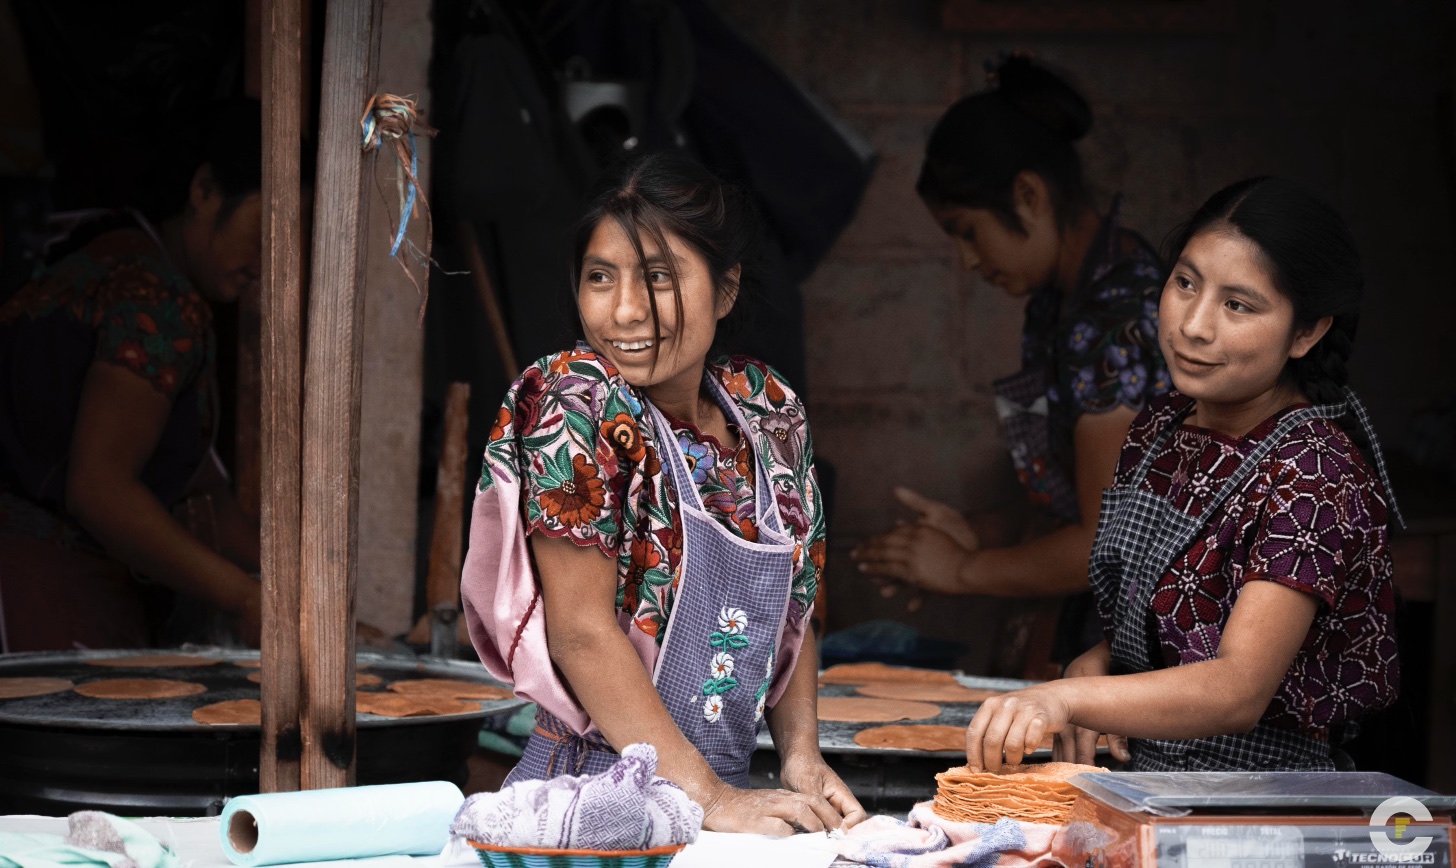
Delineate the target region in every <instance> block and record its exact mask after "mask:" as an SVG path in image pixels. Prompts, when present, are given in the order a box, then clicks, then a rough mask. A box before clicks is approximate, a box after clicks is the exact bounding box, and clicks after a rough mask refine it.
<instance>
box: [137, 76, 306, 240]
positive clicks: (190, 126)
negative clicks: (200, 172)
mask: <svg viewBox="0 0 1456 868" xmlns="http://www.w3.org/2000/svg"><path fill="white" fill-rule="evenodd" d="M166 138H168V140H169V145H170V150H169V151H167V153H166V154H165V155H164V156H163V157H161V158H159V162H160V163H161V165H159V166H158V167H157V169H156V171H155V172H154V175H153V177H154V180H153V181H151V182H149V183H148V185H147V186H148V187H149V188H150V189H152V190H154V191H155V195H153V196H151V197H148V199H147V200H145V201H143V202H141V203H140V207H141V209H142V211H143V213H145V214H146V215H147V217H148V218H150V219H152V220H153V221H158V220H162V219H165V218H167V217H170V216H172V215H173V214H175V213H177V212H178V211H179V210H181V209H182V208H183V207H185V206H186V205H187V201H188V199H187V196H188V191H189V189H190V185H191V183H192V176H193V175H194V174H196V172H197V169H198V168H199V167H201V166H202V165H203V164H206V165H208V166H210V167H211V168H212V180H213V183H214V184H216V185H217V189H218V192H219V193H221V194H222V197H223V201H222V207H221V208H220V209H219V210H218V213H217V222H218V223H219V224H221V223H225V222H227V219H228V217H230V216H232V213H233V212H234V211H235V210H237V207H238V205H240V204H242V202H243V200H244V199H246V198H247V197H248V196H250V195H251V194H253V193H256V192H258V191H259V190H261V189H262V187H263V111H262V104H261V103H260V102H258V100H255V99H228V100H219V101H217V102H213V103H209V104H208V105H206V106H204V107H202V108H200V109H199V110H198V111H197V112H196V113H195V114H193V115H192V116H190V117H189V120H188V123H187V125H186V126H185V127H183V128H181V129H177V130H175V131H174V132H173V133H172V134H171V135H170V136H169V137H166ZM312 151H313V149H312V148H307V147H305V148H303V149H302V153H301V156H302V159H301V165H300V172H301V176H302V181H303V183H305V184H308V183H310V182H311V181H312V180H313V163H314V160H313V153H312Z"/></svg>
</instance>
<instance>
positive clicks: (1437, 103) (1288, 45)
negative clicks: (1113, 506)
mask: <svg viewBox="0 0 1456 868" xmlns="http://www.w3.org/2000/svg"><path fill="white" fill-rule="evenodd" d="M719 8H720V9H721V10H722V11H723V12H724V14H725V15H726V16H727V17H728V18H729V19H730V20H732V21H733V22H734V23H735V24H736V25H737V26H739V27H740V28H741V29H742V30H743V32H744V33H745V34H747V35H748V36H749V37H750V38H751V39H753V40H754V41H755V42H756V43H757V44H758V45H760V46H761V47H762V48H763V49H764V50H765V51H766V52H767V54H768V55H769V56H770V57H771V58H772V59H773V60H774V61H776V62H777V63H778V64H780V65H781V66H782V67H783V68H784V70H785V71H786V72H788V73H789V75H791V76H792V77H793V78H794V79H795V80H797V81H798V82H799V83H800V84H801V85H802V86H804V87H805V88H806V89H808V90H809V91H810V92H812V93H814V94H815V95H817V96H818V97H820V98H821V99H823V100H825V101H826V102H827V103H828V104H829V105H830V106H831V107H832V108H833V109H834V111H835V112H837V113H838V114H839V115H840V116H841V117H842V118H843V119H844V120H846V121H847V122H848V123H849V124H850V125H851V126H853V127H854V128H855V129H857V130H858V131H859V132H860V133H861V134H862V135H864V136H865V137H866V138H868V139H869V140H870V141H871V142H872V143H873V144H874V146H875V148H876V149H877V151H878V152H879V158H880V162H879V166H878V169H877V171H876V173H875V177H874V179H873V181H872V183H871V185H870V188H869V191H868V193H867V194H866V196H865V199H864V202H863V204H862V205H861V208H860V211H859V214H858V215H857V217H856V219H855V221H854V223H853V224H852V225H851V226H850V227H849V229H848V230H847V231H846V232H845V233H844V236H843V237H842V239H841V240H840V242H839V244H838V246H837V247H836V249H835V250H834V252H833V253H832V254H831V256H830V257H829V258H828V260H827V261H826V262H825V263H824V264H823V265H822V266H821V267H820V269H819V270H818V272H817V273H816V274H815V275H814V276H813V277H812V278H811V280H810V281H809V282H808V284H807V285H806V286H805V287H804V292H805V300H806V309H807V326H806V331H807V335H806V337H807V341H808V362H809V378H810V381H811V388H812V392H813V402H812V405H811V408H810V411H811V423H812V424H813V426H814V434H815V441H816V444H817V448H818V451H819V453H820V454H821V455H822V456H824V457H825V458H827V459H829V460H831V461H833V462H834V463H835V464H836V465H837V466H838V470H839V492H838V497H837V503H836V510H835V515H834V523H833V526H832V527H831V534H832V536H831V540H830V567H829V570H828V582H829V587H830V589H831V590H830V627H831V629H838V628H842V627H845V626H848V625H850V624H854V623H857V622H859V621H862V620H865V619H868V618H873V617H891V618H898V619H901V620H905V621H907V622H909V623H912V624H915V625H916V626H918V627H919V628H920V629H921V630H922V631H923V632H924V633H926V634H927V635H932V636H943V637H947V638H955V639H958V640H960V641H963V642H966V643H967V645H968V648H969V651H968V653H967V655H966V657H965V658H963V663H964V664H965V665H968V666H972V667H978V666H980V665H983V663H984V660H985V658H986V655H987V653H988V651H989V648H990V646H991V643H992V636H993V630H992V629H991V628H993V627H994V625H995V624H996V623H998V621H999V620H1000V617H1001V614H1002V613H1003V612H1004V611H1005V606H1006V604H1004V603H1000V602H998V601H990V600H984V599H979V598H959V599H953V600H948V601H940V600H937V601H936V602H934V603H932V604H930V605H926V606H925V607H924V609H922V610H921V611H919V612H917V613H915V614H913V615H912V614H909V613H907V612H906V611H905V608H904V604H903V602H902V601H903V600H904V595H903V594H902V595H901V596H899V597H896V598H894V599H892V600H889V601H886V600H883V599H882V598H881V597H880V596H879V594H878V593H875V591H874V589H873V587H871V586H870V585H869V583H868V582H866V581H865V580H863V579H861V578H860V577H859V576H858V575H857V574H856V573H855V572H854V571H853V570H852V568H851V565H850V561H849V559H848V556H847V552H848V550H849V548H850V547H852V546H853V545H854V544H855V543H856V542H858V541H859V540H861V539H863V538H864V537H865V536H866V535H867V534H869V533H873V532H875V531H877V530H879V529H882V528H885V527H887V526H889V525H890V524H891V522H892V521H893V519H894V517H895V516H896V514H897V511H896V510H895V509H894V508H893V506H892V503H891V498H890V493H889V492H890V488H891V486H892V485H893V484H895V483H897V482H902V483H904V484H907V485H911V486H912V487H915V488H918V489H919V490H921V491H922V492H924V493H925V494H927V495H930V496H933V497H938V498H941V499H943V500H945V501H948V502H950V503H953V504H956V505H958V506H960V507H962V508H965V509H977V508H988V507H991V506H994V505H995V504H996V503H998V502H1005V501H1006V499H1007V498H1009V497H1016V496H1019V495H1018V493H1017V492H1016V491H1015V489H1014V480H1013V479H1012V478H1011V476H1010V471H1009V468H1008V465H1007V462H1006V460H1005V458H1004V457H1003V452H1002V446H1001V442H1000V439H999V435H998V432H997V430H996V427H995V421H994V414H993V411H992V404H991V396H990V392H989V382H990V381H991V380H992V379H993V378H995V377H997V376H1000V375H1002V374H1005V373H1009V372H1011V371H1013V370H1014V369H1015V368H1016V366H1017V342H1018V333H1019V329H1020V324H1021V308H1020V304H1019V303H1018V302H1016V301H1014V300H1012V299H1010V298H1007V297H1005V296H1004V295H1003V294H1001V293H1000V292H999V291H998V290H996V289H994V288H993V287H990V286H988V285H986V284H983V283H981V282H980V281H979V280H978V279H976V278H975V277H974V276H971V275H966V274H962V273H960V272H959V271H958V269H957V265H956V262H955V259H954V251H953V250H952V248H951V245H950V242H949V240H948V239H946V238H945V237H944V236H943V235H942V234H941V233H940V231H939V229H938V228H937V227H936V226H935V224H934V223H933V222H932V221H931V220H930V218H929V217H928V216H927V215H926V213H925V211H924V209H923V208H922V207H921V205H920V203H919V201H918V199H917V198H916V196H915V194H914V190H913V186H914V180H915V176H916V173H917V172H918V170H919V164H920V159H921V155H922V149H923V147H924V142H925V139H926V136H927V135H928V133H929V131H930V128H931V126H932V125H933V124H934V122H935V119H936V118H937V117H938V116H939V114H940V112H941V111H942V110H943V109H944V108H945V107H946V106H947V105H948V104H949V103H950V102H951V101H953V100H954V99H955V98H957V97H959V96H960V95H962V94H964V93H969V92H972V91H974V90H978V89H980V88H981V87H982V86H983V82H984V72H983V67H982V64H983V62H984V61H985V60H986V59H987V58H990V57H994V56H995V55H996V54H997V53H998V52H1000V51H1004V50H1009V49H1012V48H1026V49H1030V50H1032V51H1033V52H1034V53H1035V54H1036V55H1037V56H1038V57H1040V58H1041V59H1043V60H1044V61H1046V62H1048V63H1050V64H1052V65H1054V66H1056V67H1057V68H1059V69H1061V70H1063V71H1065V72H1067V73H1069V74H1070V76H1071V77H1072V79H1073V80H1074V82H1075V83H1076V84H1077V85H1078V86H1079V87H1080V88H1081V89H1082V91H1083V93H1084V94H1085V95H1086V96H1087V97H1088V98H1089V100H1090V101H1091V102H1092V104H1093V107H1094V110H1095V112H1096V116H1097V122H1096V124H1095V125H1094V127H1093V131H1092V133H1091V134H1090V135H1089V137H1088V138H1087V139H1086V140H1085V141H1084V142H1083V143H1082V146H1081V152H1082V155H1083V157H1084V160H1085V162H1086V164H1087V170H1088V175H1089V177H1090V179H1091V180H1092V182H1093V183H1094V185H1095V188H1096V189H1097V190H1098V192H1099V193H1100V194H1101V199H1102V201H1103V202H1104V203H1105V202H1106V201H1108V199H1109V198H1110V193H1111V192H1113V191H1121V192H1123V193H1125V194H1126V197H1127V200H1126V203H1125V206H1124V212H1123V213H1124V218H1125V222H1126V223H1127V224H1128V225H1130V226H1131V227H1133V228H1135V229H1138V230H1140V231H1141V232H1143V233H1144V234H1145V235H1146V236H1147V237H1148V238H1149V239H1151V240H1153V241H1154V243H1157V242H1159V241H1161V239H1162V237H1163V235H1164V234H1165V233H1166V232H1167V231H1168V229H1170V228H1171V227H1172V226H1173V225H1174V224H1175V223H1176V222H1177V221H1178V220H1179V219H1181V218H1182V217H1184V216H1186V215H1187V213H1188V212H1189V211H1191V210H1192V209H1193V208H1194V207H1195V206H1196V205H1197V204H1198V203H1199V202H1200V201H1202V199H1203V198H1205V197H1206V196H1207V195H1208V194H1210V193H1212V192H1213V191H1214V190H1216V189H1217V188H1219V187H1221V186H1223V185H1224V184H1227V183H1229V182H1232V181H1234V180H1237V179H1239V178H1243V177H1247V176H1249V175H1254V174H1266V173H1273V174H1281V175H1286V176H1289V177H1292V178H1295V179H1297V180H1300V181H1302V182H1304V183H1307V184H1309V185H1311V186H1312V187H1314V188H1316V189H1318V190H1319V191H1321V192H1322V193H1323V194H1324V195H1326V196H1327V197H1329V198H1330V199H1331V200H1332V201H1333V202H1334V203H1335V204H1336V205H1337V206H1338V207H1339V208H1340V209H1341V210H1342V211H1343V212H1344V214H1345V215H1346V217H1347V219H1349V220H1350V221H1351V224H1352V225H1353V227H1354V229H1355V232H1356V235H1357V237H1358V239H1359V241H1360V244H1361V250H1362V253H1363V254H1364V256H1365V260H1366V263H1367V267H1366V275H1367V280H1368V287H1369V290H1368V295H1367V302H1366V307H1365V311H1364V315H1363V316H1364V318H1363V321H1362V327H1361V335H1360V341H1359V344H1358V345H1357V351H1356V357H1355V360H1354V368H1355V385H1356V388H1357V389H1359V390H1360V391H1361V393H1362V394H1363V395H1364V397H1365V398H1366V400H1367V402H1368V403H1369V404H1370V406H1371V408H1372V411H1373V413H1374V414H1375V416H1376V423H1377V426H1378V427H1379V428H1380V429H1381V431H1382V433H1383V434H1384V436H1386V438H1387V439H1390V440H1398V439H1399V435H1400V434H1401V432H1402V427H1403V425H1404V421H1405V419H1406V418H1407V417H1408V415H1409V414H1410V412H1411V411H1412V410H1413V409H1415V408H1417V407H1418V406H1420V405H1422V404H1423V403H1427V402H1429V401H1431V400H1433V399H1435V398H1438V397H1443V396H1445V395H1446V394H1449V393H1450V392H1451V391H1452V390H1453V384H1452V378H1451V377H1450V376H1449V375H1448V373H1447V370H1448V364H1449V361H1450V359H1451V350H1450V349H1449V347H1450V345H1451V341H1450V340H1449V339H1448V338H1447V331H1448V330H1449V328H1450V325H1449V324H1450V323H1451V322H1452V314H1453V313H1456V302H1453V293H1452V268H1451V256H1450V253H1449V251H1450V249H1451V239H1452V211H1451V200H1452V195H1451V191H1452V181H1451V176H1452V172H1451V168H1452V166H1451V157H1450V147H1451V142H1452V126H1451V118H1450V114H1449V110H1448V109H1447V108H1446V104H1445V102H1444V100H1445V99H1446V96H1445V95H1446V94H1448V92H1449V91H1450V86H1451V83H1452V81H1453V73H1456V63H1453V51H1452V30H1453V22H1456V4H1449V3H1440V2H1428V3H1417V2H1395V0H1391V2H1384V0H1383V2H1380V3H1370V2H1359V0H1328V2H1322V3H1313V2H1277V3H1263V2H1242V3H1240V2H1234V0H1230V2H1229V10H1230V12H1229V14H1230V15H1232V16H1237V22H1238V24H1237V27H1236V28H1234V30H1233V32H1230V33H1226V34H1193V35H1175V36H1169V35H1096V36H1089V35H1057V34H1052V35H1045V34H1042V35H1007V36H1004V37H1003V36H987V35H979V34H960V33H949V32H945V31H943V30H941V28H940V27H939V23H938V22H939V4H938V3H936V2H905V0H902V2H894V0H723V2H721V3H720V4H719Z"/></svg>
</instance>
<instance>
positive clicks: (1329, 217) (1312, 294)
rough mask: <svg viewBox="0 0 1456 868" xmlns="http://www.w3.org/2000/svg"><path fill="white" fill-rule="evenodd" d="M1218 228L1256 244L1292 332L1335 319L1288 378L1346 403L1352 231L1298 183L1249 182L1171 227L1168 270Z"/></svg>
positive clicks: (1353, 277) (1320, 398)
mask: <svg viewBox="0 0 1456 868" xmlns="http://www.w3.org/2000/svg"><path fill="white" fill-rule="evenodd" d="M1219 230H1232V231H1234V232H1237V233H1238V234H1239V235H1241V236H1243V237H1244V238H1247V239H1249V240H1250V241H1252V242H1254V244H1256V245H1258V247H1259V250H1260V251H1261V252H1262V253H1263V255H1264V266H1265V268H1266V269H1268V271H1269V274H1270V277H1272V278H1273V282H1274V286H1275V287H1276V288H1277V289H1278V290H1279V291H1280V292H1281V293H1283V294H1284V295H1285V297H1286V298H1288V299H1289V300H1290V301H1291V302H1293V304H1294V326H1295V328H1297V329H1305V328H1310V327H1312V326H1313V325H1314V324H1315V323H1317V322H1318V321H1319V320H1320V319H1322V318H1324V317H1327V316H1328V317H1332V318H1333V322H1332V323H1331V325H1330V330H1329V331H1328V332H1326V333H1325V336H1324V337H1323V338H1321V339H1320V340H1319V342H1318V343H1316V344H1315V345H1314V346H1313V347H1312V348H1311V349H1310V351H1309V352H1308V353H1306V354H1305V355H1304V356H1303V357H1301V358H1298V359H1290V360H1289V363H1288V364H1287V365H1286V366H1285V368H1284V376H1285V381H1286V382H1287V383H1289V384H1291V385H1294V386H1297V387H1298V388H1299V390H1300V391H1302V392H1303V393H1304V395H1305V397H1307V398H1309V400H1310V401H1312V402H1314V403H1316V404H1328V403H1333V402H1337V401H1339V400H1341V397H1342V395H1343V393H1344V389H1345V386H1346V385H1347V383H1348V382H1349V374H1348V372H1347V370H1346V363H1347V362H1348V361H1349V359H1350V352H1351V351H1352V350H1353V349H1354V345H1355V330H1356V328H1357V327H1358V326H1359V324H1360V297H1361V295H1362V294H1363V292H1364V288H1365V278H1364V275H1363V274H1362V272H1361V270H1360V254H1359V252H1358V251H1357V250H1356V248H1355V238H1354V236H1353V235H1351V234H1350V227H1349V226H1347V225H1346V224H1345V221H1344V219H1343V218H1342V217H1341V216H1340V214H1339V212H1338V211H1336V210H1335V209H1334V208H1333V207H1331V206H1330V205H1329V204H1328V203H1327V202H1325V201H1324V200H1323V199H1321V198H1319V197H1318V196H1316V195H1315V194H1314V193H1312V192H1310V191H1309V190H1307V189H1305V188H1304V187H1302V186H1300V185H1299V184H1296V183H1294V182H1293V181H1288V180H1285V179H1283V178H1269V177H1261V178H1250V179H1249V180H1247V181H1239V182H1238V183H1236V184H1232V185H1230V186H1228V187H1225V188H1223V189H1222V190H1219V191H1218V192H1217V193H1214V194H1213V196H1212V197H1210V198H1209V200H1208V201H1207V202H1204V203H1203V207H1201V208H1199V209H1198V210H1197V211H1196V212H1194V214H1193V216H1192V217H1190V218H1188V220H1187V221H1186V222H1185V223H1183V224H1182V225H1180V226H1179V227H1178V228H1176V229H1174V230H1173V232H1172V234H1170V235H1169V239H1168V243H1167V245H1166V260H1167V263H1168V269H1169V270H1170V271H1171V270H1172V268H1173V266H1174V265H1175V264H1176V263H1177V261H1178V257H1180V256H1182V255H1183V248H1185V247H1187V246H1188V242H1189V241H1191V240H1192V239H1193V238H1194V237H1195V236H1197V235H1199V234H1200V233H1203V232H1210V231H1214V232H1216V231H1219Z"/></svg>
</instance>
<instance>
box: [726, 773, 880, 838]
mask: <svg viewBox="0 0 1456 868" xmlns="http://www.w3.org/2000/svg"><path fill="white" fill-rule="evenodd" d="M830 774H833V773H832V772H831V773H830ZM836 779H837V778H836ZM840 786H843V784H840ZM851 798H853V797H851ZM858 805H859V803H858V802H856V803H855V806H856V807H858ZM861 813H863V812H862V811H861ZM843 822H844V818H843V817H842V816H841V815H840V813H839V812H838V811H837V810H835V808H834V806H833V805H831V804H829V801H828V800H827V799H825V798H824V797H823V796H820V795H817V794H814V793H796V792H791V791H789V790H740V789H738V788H737V787H730V786H728V785H727V784H723V785H722V789H720V790H719V791H718V793H717V795H716V796H714V797H713V799H712V800H711V801H709V803H708V804H707V805H705V806H704V807H703V828H704V829H707V830H708V831H710V832H750V833H753V834H757V835H775V836H777V837H780V838H783V837H786V836H788V835H792V834H795V833H796V832H827V831H830V830H832V829H837V828H839V827H840V825H841V824H842V823H843Z"/></svg>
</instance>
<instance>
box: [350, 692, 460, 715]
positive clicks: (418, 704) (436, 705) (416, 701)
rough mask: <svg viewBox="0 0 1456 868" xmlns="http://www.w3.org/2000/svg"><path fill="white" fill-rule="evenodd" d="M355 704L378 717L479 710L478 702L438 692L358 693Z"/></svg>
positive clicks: (366, 712) (458, 712) (361, 709)
mask: <svg viewBox="0 0 1456 868" xmlns="http://www.w3.org/2000/svg"><path fill="white" fill-rule="evenodd" d="M355 706H356V707H357V708H358V710H359V711H361V712H363V713H365V714H377V715H379V716H380V717H424V716H427V715H437V714H463V713H465V712H470V711H479V710H480V703H478V702H467V701H464V700H460V699H454V698H452V697H449V696H442V695H440V694H438V693H436V694H428V693H427V694H423V695H419V696H406V695H404V694H402V693H359V694H357V695H356V698H355Z"/></svg>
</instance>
